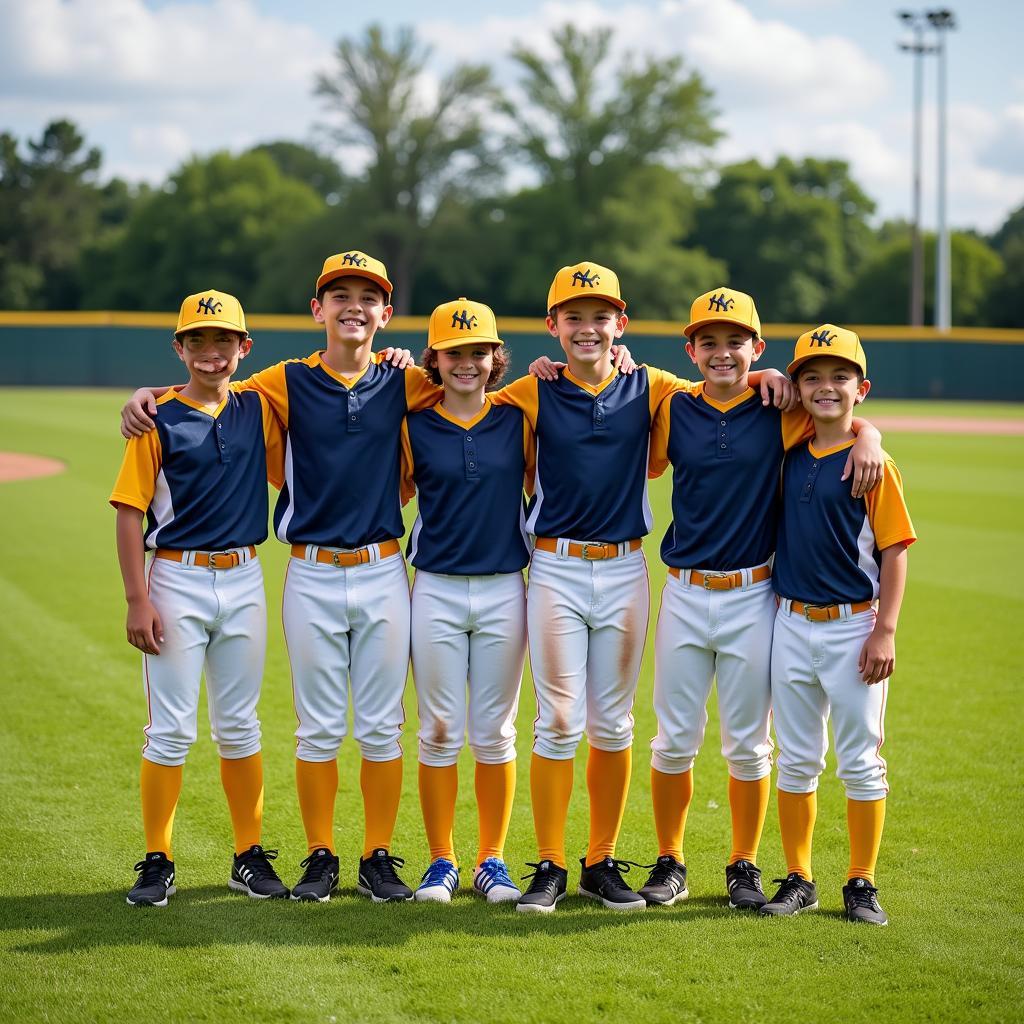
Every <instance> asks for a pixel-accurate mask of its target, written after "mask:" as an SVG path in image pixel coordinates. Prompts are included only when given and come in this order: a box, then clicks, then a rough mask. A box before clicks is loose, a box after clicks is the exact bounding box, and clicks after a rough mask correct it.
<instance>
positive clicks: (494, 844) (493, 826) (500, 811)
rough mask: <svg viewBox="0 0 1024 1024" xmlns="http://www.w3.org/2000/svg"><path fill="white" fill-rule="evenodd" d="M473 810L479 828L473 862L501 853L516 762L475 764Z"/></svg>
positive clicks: (512, 797) (506, 827)
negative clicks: (474, 805)
mask: <svg viewBox="0 0 1024 1024" xmlns="http://www.w3.org/2000/svg"><path fill="white" fill-rule="evenodd" d="M474 781H475V783H476V814H477V823H478V825H479V829H480V840H479V849H478V850H477V855H476V863H477V864H483V862H484V861H485V860H487V858H488V857H497V858H498V859H499V860H501V859H502V858H503V857H504V856H505V837H506V836H507V835H508V823H509V821H510V820H511V818H512V801H513V799H514V798H515V795H516V763H515V761H514V760H513V761H506V762H505V763H504V764H481V763H480V762H479V761H478V762H477V765H476V778H475V780H474Z"/></svg>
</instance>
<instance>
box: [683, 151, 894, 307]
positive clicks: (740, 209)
mask: <svg viewBox="0 0 1024 1024" xmlns="http://www.w3.org/2000/svg"><path fill="white" fill-rule="evenodd" d="M874 208H875V204H874V203H873V202H872V201H871V200H870V199H869V198H868V197H867V195H866V194H865V193H864V192H863V191H862V190H861V189H860V187H859V186H858V185H857V184H856V182H854V181H853V180H852V178H851V177H850V174H849V166H848V164H846V163H845V162H844V161H842V160H816V159H810V158H808V159H805V160H801V161H794V160H791V159H789V158H788V157H780V158H779V159H778V160H777V161H776V163H775V164H774V166H772V167H765V166H763V165H762V164H760V163H759V162H758V161H757V160H747V161H744V162H742V163H738V164H731V165H729V166H727V167H724V168H722V170H721V172H720V174H719V179H718V182H717V183H716V184H715V186H714V187H713V188H712V189H711V190H710V193H709V195H708V201H707V203H706V205H705V206H704V207H703V208H702V209H701V211H700V212H699V213H698V217H697V225H698V226H697V231H696V234H695V240H696V242H697V243H698V244H699V245H701V246H703V247H704V248H705V249H706V250H707V251H708V252H709V253H710V254H711V255H712V256H715V257H717V258H719V259H722V260H724V261H725V262H726V264H727V265H728V268H729V281H730V283H731V284H732V285H733V286H735V287H736V288H740V289H742V290H743V291H746V292H749V293H750V294H752V295H753V296H754V298H755V300H756V302H757V307H758V312H759V313H760V314H761V319H762V320H765V321H801V322H809V321H812V320H817V319H820V318H821V317H823V316H824V317H827V316H830V315H831V313H830V310H831V309H833V308H834V303H835V301H836V299H837V298H839V297H840V296H841V295H842V294H844V293H845V292H846V290H847V289H848V288H849V287H850V285H851V282H852V281H853V278H854V275H855V274H856V272H857V271H858V269H859V268H860V266H861V265H862V264H863V262H864V260H865V259H866V258H867V256H868V255H869V253H870V251H871V249H872V245H873V241H874V236H873V233H872V231H871V227H870V225H869V224H868V218H869V216H870V215H871V214H872V213H873V211H874Z"/></svg>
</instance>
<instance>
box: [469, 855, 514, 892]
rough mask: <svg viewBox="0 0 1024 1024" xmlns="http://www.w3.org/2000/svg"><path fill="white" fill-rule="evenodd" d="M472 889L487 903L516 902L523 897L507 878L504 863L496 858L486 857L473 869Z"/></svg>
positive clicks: (506, 868) (506, 869)
mask: <svg viewBox="0 0 1024 1024" xmlns="http://www.w3.org/2000/svg"><path fill="white" fill-rule="evenodd" d="M473 888H474V889H475V890H476V891H477V892H478V893H480V894H481V895H482V896H486V897H487V902H488V903H512V902H518V900H519V898H520V897H521V896H522V895H523V894H522V893H521V892H520V891H519V887H518V886H517V885H516V884H515V883H514V882H513V881H512V879H511V878H509V876H508V867H507V866H506V865H505V862H504V861H503V860H499V859H498V858H497V857H488V858H487V860H485V861H484V862H483V864H479V865H477V867H475V868H474V869H473Z"/></svg>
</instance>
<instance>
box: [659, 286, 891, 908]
mask: <svg viewBox="0 0 1024 1024" xmlns="http://www.w3.org/2000/svg"><path fill="white" fill-rule="evenodd" d="M683 333H684V334H685V336H686V339H687V340H686V351H687V354H688V355H689V357H690V359H691V360H692V361H693V362H694V363H695V364H696V366H697V368H698V370H699V371H700V374H701V376H702V377H703V381H702V383H701V384H700V386H699V387H698V388H697V389H696V390H693V391H682V392H679V393H678V394H675V395H673V396H672V397H671V398H670V399H669V400H668V401H666V402H664V403H663V404H662V406H661V408H660V410H659V412H658V417H657V419H656V421H655V425H654V429H653V432H652V438H651V475H653V476H657V475H660V473H661V472H663V471H664V469H665V468H666V466H667V465H668V464H669V463H671V465H672V522H671V523H670V524H669V527H668V529H667V531H666V532H665V536H664V539H663V540H662V545H661V555H662V560H663V561H664V562H665V564H666V565H667V566H668V576H667V578H666V582H665V588H664V590H663V592H662V600H661V610H660V613H659V615H658V625H657V633H656V639H655V673H654V706H655V710H656V712H657V717H658V734H657V736H656V737H655V738H654V740H653V741H652V743H651V747H652V752H653V753H652V758H651V795H652V801H653V805H654V821H655V830H656V833H657V838H658V845H659V855H658V858H657V860H656V862H655V865H654V870H653V871H652V872H651V876H650V878H649V879H648V881H647V884H646V885H644V886H643V887H642V888H641V889H640V894H641V895H642V896H644V898H645V899H646V900H647V902H648V903H649V904H651V905H662V906H667V905H670V904H673V903H676V902H677V901H679V900H682V899H685V898H686V896H687V895H688V889H687V880H686V866H685V863H684V860H683V836H684V829H685V824H686V817H687V812H688V810H689V806H690V803H691V801H692V798H693V765H694V760H695V758H696V755H697V753H698V751H699V750H700V747H701V744H702V742H703V738H704V730H705V727H706V726H707V720H708V715H707V710H706V706H707V701H708V697H709V696H710V693H711V687H712V684H713V683H714V682H715V681H716V680H717V688H718V709H719V716H720V719H721V748H722V755H723V756H724V757H725V759H726V760H727V762H728V765H729V807H730V812H731V818H732V851H731V854H730V856H729V859H728V861H727V863H726V868H725V879H726V888H727V891H728V894H729V905H730V907H732V908H733V909H743V910H756V909H758V908H759V907H760V906H762V905H763V904H764V902H765V897H764V893H763V891H762V889H761V880H760V879H761V872H760V870H759V869H758V867H757V851H758V845H759V842H760V838H761V832H762V828H763V826H764V819H765V813H766V811H767V807H768V796H769V785H770V784H769V778H770V774H771V753H772V742H771V738H770V736H769V729H770V725H769V717H770V706H771V682H770V672H769V670H770V655H771V641H772V626H773V623H774V620H775V594H774V592H773V591H772V586H771V557H772V554H773V552H774V550H775V534H776V524H777V520H778V502H777V491H778V479H779V472H780V470H781V468H782V460H783V454H784V452H785V450H786V449H787V448H790V447H792V446H793V445H794V444H796V443H797V442H798V441H800V440H801V439H805V438H806V437H807V436H808V434H809V433H810V430H809V427H810V419H809V417H808V414H807V413H806V412H805V411H804V409H803V408H802V407H801V406H797V407H796V408H795V409H793V410H792V411H786V412H780V410H779V409H777V408H775V407H774V406H771V405H768V406H766V405H764V404H763V403H762V401H761V399H760V396H758V395H757V394H756V393H755V392H754V390H753V389H752V388H751V387H750V371H751V367H752V365H753V364H754V363H755V362H756V361H757V360H758V359H759V358H760V357H761V355H762V353H763V352H764V348H765V343H764V340H763V339H762V338H761V321H760V318H759V317H758V314H757V309H756V308H755V305H754V300H753V299H752V298H751V297H750V296H749V295H747V294H745V293H744V292H741V291H737V290H735V289H732V288H724V287H722V288H716V289H714V290H713V291H710V292H706V293H705V294H703V295H700V296H698V297H697V298H696V299H694V301H693V303H692V305H691V309H690V322H689V323H688V324H687V325H686V327H685V328H684V332H683ZM860 426H862V427H863V428H864V429H863V430H862V431H861V434H860V437H859V439H858V441H857V445H856V446H855V448H854V449H851V451H850V452H847V455H849V460H850V464H849V465H847V466H846V467H845V472H846V473H849V472H851V471H853V473H854V475H855V480H854V489H855V492H858V491H859V490H860V489H861V488H862V487H864V486H870V485H871V484H872V483H873V481H874V475H875V474H879V475H880V473H881V467H882V465H883V462H884V457H883V455H884V453H883V452H882V450H881V446H880V444H879V435H878V432H877V431H876V430H874V428H872V427H871V426H870V425H869V424H860ZM844 461H845V460H844ZM861 463H864V466H865V468H864V470H863V472H862V471H861Z"/></svg>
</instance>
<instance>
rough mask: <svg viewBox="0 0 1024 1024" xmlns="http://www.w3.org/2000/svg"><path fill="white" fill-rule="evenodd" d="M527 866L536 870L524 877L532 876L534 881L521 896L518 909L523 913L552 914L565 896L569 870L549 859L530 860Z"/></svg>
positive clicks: (517, 905)
mask: <svg viewBox="0 0 1024 1024" xmlns="http://www.w3.org/2000/svg"><path fill="white" fill-rule="evenodd" d="M526 866H527V867H528V868H534V869H535V870H534V871H533V873H532V874H529V875H523V878H524V879H525V878H532V879H533V881H532V882H531V883H530V888H529V889H527V890H526V892H524V893H523V895H522V896H520V897H519V901H518V902H517V903H516V910H518V911H520V912H521V913H523V914H550V913H551V911H553V910H554V909H555V907H557V906H558V904H559V902H560V901H561V900H562V899H564V898H565V887H566V883H567V882H568V880H569V872H568V871H566V870H565V868H560V867H559V866H558V865H557V864H553V863H552V862H551V861H549V860H542V861H540V862H534V861H529V860H528V861H527V862H526Z"/></svg>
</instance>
